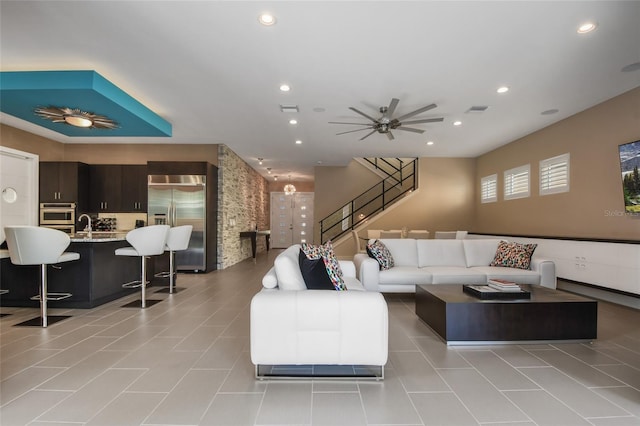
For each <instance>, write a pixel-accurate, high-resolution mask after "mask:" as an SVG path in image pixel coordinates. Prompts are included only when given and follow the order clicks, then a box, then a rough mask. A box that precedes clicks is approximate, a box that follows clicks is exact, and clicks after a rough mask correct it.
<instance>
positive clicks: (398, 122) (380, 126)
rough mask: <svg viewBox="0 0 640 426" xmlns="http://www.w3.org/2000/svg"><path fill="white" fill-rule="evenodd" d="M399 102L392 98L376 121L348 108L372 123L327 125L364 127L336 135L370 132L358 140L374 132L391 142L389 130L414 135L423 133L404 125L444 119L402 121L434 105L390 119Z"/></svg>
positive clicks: (354, 109)
mask: <svg viewBox="0 0 640 426" xmlns="http://www.w3.org/2000/svg"><path fill="white" fill-rule="evenodd" d="M399 102H400V100H399V99H397V98H393V99H391V102H390V103H389V106H388V107H387V106H381V107H380V109H379V111H380V113H381V114H382V116H381V117H380V118H377V119H376V118H373V117H371V116H369V115H367V114H365V113H364V112H362V111H359V110H358V109H356V108H354V107H349V109H350V110H352V111H354V112H357V113H358V114H360V115H361V116H363V117H365V118H368V119H369V120H371V121H372V123H345V122H340V121H330V122H329V124H354V125H358V126H365V127H363V128H362V129H356V130H349V131H346V132H340V133H336V134H337V135H344V134H345V133H353V132H360V131H362V130H371V132H370V133H368V134H366V135H365V136H363V137H362V138H360V140H363V139H365V138H368V137H369V136H371V135H372V134H374V133H375V132H378V133H382V134H384V135H387V138H389V140H390V141H391V140H393V139H394V137H393V133H391V130H405V131H408V132H414V133H424V130H421V129H415V128H413V127H406V126H405V125H406V124H420V123H437V122H440V121H443V120H444V118H442V117H440V118H424V119H422V120H411V121H402V120H405V119H407V118H409V117H413V116H414V115H418V114H420V113H423V112H425V111H429V110H430V109H433V108H436V107H437V105H436V104H431V105H427V106H425V107H422V108H418V109H417V110H415V111H412V112H410V113H408V114H404V115H402V116H400V117H396V118H392V115H393V113H394V112H395V110H396V107H397V106H398V103H399Z"/></svg>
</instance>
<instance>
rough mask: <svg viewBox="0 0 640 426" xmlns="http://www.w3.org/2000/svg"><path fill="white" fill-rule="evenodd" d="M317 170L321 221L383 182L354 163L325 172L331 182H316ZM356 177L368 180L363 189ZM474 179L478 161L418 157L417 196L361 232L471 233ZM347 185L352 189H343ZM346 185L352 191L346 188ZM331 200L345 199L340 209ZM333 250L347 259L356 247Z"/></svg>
mask: <svg viewBox="0 0 640 426" xmlns="http://www.w3.org/2000/svg"><path fill="white" fill-rule="evenodd" d="M357 168H361V169H364V172H363V171H362V170H360V171H356V169H357ZM319 169H324V168H320V167H319V168H316V212H318V211H320V210H323V211H325V212H326V213H324V215H323V216H319V217H316V218H317V221H319V220H320V219H322V218H323V217H325V216H326V215H328V214H330V213H331V212H333V211H335V210H336V209H337V208H339V207H340V205H342V203H346V202H348V201H349V200H350V199H352V198H353V197H354V196H356V195H358V194H360V193H361V192H362V191H364V190H365V189H368V188H369V187H371V186H372V185H373V184H374V183H375V182H377V181H379V180H380V178H379V177H377V176H376V175H375V174H373V173H371V172H370V171H369V170H368V169H366V168H365V167H364V166H362V165H360V164H359V163H357V162H355V161H353V162H351V163H350V164H349V166H348V167H347V168H340V167H332V168H330V169H332V170H330V171H325V173H323V175H328V176H329V177H330V178H331V180H330V182H328V183H327V182H324V181H323V180H322V179H320V178H319V177H318V174H319V173H318V172H319V171H320V170H319ZM327 172H328V173H327ZM357 176H363V177H364V178H363V181H361V182H360V183H361V185H360V187H359V188H357V185H356V184H357V183H358V182H357ZM475 176H476V169H475V159H473V158H420V159H419V162H418V179H419V180H418V191H416V192H415V193H412V194H410V195H408V196H407V197H406V198H405V199H403V200H401V201H399V202H398V203H397V204H396V205H395V206H393V207H392V208H391V209H390V210H389V211H387V212H385V213H384V214H382V215H380V216H379V217H377V218H375V219H373V220H370V221H369V222H367V223H366V224H365V225H364V226H362V227H361V228H360V230H359V232H360V235H361V236H363V237H364V236H366V232H365V231H366V229H402V228H404V227H406V228H407V229H427V230H429V231H430V232H431V233H433V232H434V231H444V230H452V231H455V230H469V229H470V228H471V226H472V224H473V220H474V209H475ZM370 180H372V181H370ZM341 182H343V183H342V184H341ZM347 182H349V185H345V184H346V183H347ZM346 186H348V188H345V187H346ZM320 189H322V190H324V194H329V195H325V197H329V198H321V197H320V195H319V192H320ZM345 189H346V190H345ZM353 192H355V194H353ZM333 199H339V200H341V204H336V203H333V202H332V201H333ZM321 200H322V201H321ZM330 201H331V202H330ZM318 204H321V206H318ZM316 241H319V236H316ZM335 251H336V255H338V256H340V257H343V258H348V257H349V256H352V255H353V253H354V252H355V244H354V242H353V241H352V240H351V239H347V240H344V241H343V242H342V243H341V244H336V247H335Z"/></svg>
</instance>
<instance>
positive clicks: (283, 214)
mask: <svg viewBox="0 0 640 426" xmlns="http://www.w3.org/2000/svg"><path fill="white" fill-rule="evenodd" d="M305 242H306V243H311V242H313V192H296V193H294V194H292V195H286V194H285V193H284V192H272V193H271V247H273V248H287V247H289V246H290V245H292V244H299V243H305Z"/></svg>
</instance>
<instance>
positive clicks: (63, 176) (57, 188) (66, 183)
mask: <svg viewBox="0 0 640 426" xmlns="http://www.w3.org/2000/svg"><path fill="white" fill-rule="evenodd" d="M39 181H40V202H41V203H76V205H77V207H78V210H79V211H84V210H86V208H87V207H88V194H89V166H88V165H87V164H84V163H78V162H64V161H43V162H40V178H39Z"/></svg>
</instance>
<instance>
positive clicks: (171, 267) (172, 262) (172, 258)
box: [169, 250, 176, 294]
mask: <svg viewBox="0 0 640 426" xmlns="http://www.w3.org/2000/svg"><path fill="white" fill-rule="evenodd" d="M175 259H176V253H175V252H174V251H173V250H171V251H169V274H170V276H169V293H170V294H171V293H173V286H174V278H175V274H176V271H175V269H174V268H175Z"/></svg>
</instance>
